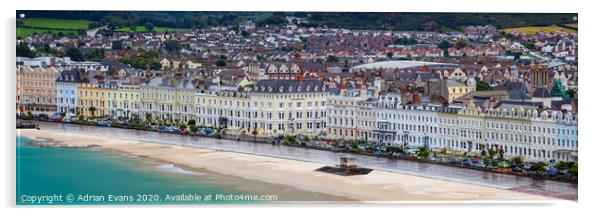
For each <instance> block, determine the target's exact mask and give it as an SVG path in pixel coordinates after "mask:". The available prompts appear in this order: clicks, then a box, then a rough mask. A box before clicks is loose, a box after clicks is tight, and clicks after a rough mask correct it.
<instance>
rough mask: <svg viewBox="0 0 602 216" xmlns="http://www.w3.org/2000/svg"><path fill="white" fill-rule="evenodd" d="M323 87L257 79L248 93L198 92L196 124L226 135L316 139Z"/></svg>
mask: <svg viewBox="0 0 602 216" xmlns="http://www.w3.org/2000/svg"><path fill="white" fill-rule="evenodd" d="M327 96H328V92H327V89H326V85H324V83H323V82H322V81H318V80H305V81H298V80H260V81H258V82H257V84H255V86H254V87H253V88H252V89H251V90H248V91H242V90H229V91H228V90H217V91H207V92H203V93H197V94H196V96H195V112H196V120H197V124H198V125H202V126H212V127H219V128H222V129H225V131H226V132H227V133H229V134H235V135H241V134H244V135H250V134H251V133H252V132H253V131H254V130H257V132H258V136H263V137H269V136H276V135H280V134H282V135H297V134H300V135H308V136H318V135H320V134H322V133H323V130H324V128H325V127H326V98H327Z"/></svg>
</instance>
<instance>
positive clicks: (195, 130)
mask: <svg viewBox="0 0 602 216" xmlns="http://www.w3.org/2000/svg"><path fill="white" fill-rule="evenodd" d="M188 130H190V132H191V133H194V134H196V133H197V132H198V131H199V128H198V127H197V126H196V125H194V124H193V125H190V124H189V125H188Z"/></svg>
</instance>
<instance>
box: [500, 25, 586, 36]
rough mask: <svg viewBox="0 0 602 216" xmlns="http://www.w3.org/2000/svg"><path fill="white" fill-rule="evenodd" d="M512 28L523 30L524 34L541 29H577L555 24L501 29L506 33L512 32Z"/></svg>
mask: <svg viewBox="0 0 602 216" xmlns="http://www.w3.org/2000/svg"><path fill="white" fill-rule="evenodd" d="M513 30H517V31H521V32H524V33H526V34H535V33H537V32H538V31H542V32H544V33H549V32H554V31H558V30H563V31H566V32H571V33H574V32H577V31H575V30H573V29H569V28H564V27H561V26H557V25H552V26H541V27H538V26H525V27H518V28H505V29H501V31H504V32H508V33H510V32H512V31H513Z"/></svg>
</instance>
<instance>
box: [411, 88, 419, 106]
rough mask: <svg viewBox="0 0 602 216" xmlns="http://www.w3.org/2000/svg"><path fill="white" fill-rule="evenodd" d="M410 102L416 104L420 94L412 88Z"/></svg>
mask: <svg viewBox="0 0 602 216" xmlns="http://www.w3.org/2000/svg"><path fill="white" fill-rule="evenodd" d="M412 102H414V103H416V104H419V103H420V94H419V93H418V91H416V90H414V94H412Z"/></svg>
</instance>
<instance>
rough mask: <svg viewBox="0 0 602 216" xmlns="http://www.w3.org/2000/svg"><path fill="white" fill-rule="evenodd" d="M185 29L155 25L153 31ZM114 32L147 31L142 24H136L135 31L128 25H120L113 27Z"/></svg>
mask: <svg viewBox="0 0 602 216" xmlns="http://www.w3.org/2000/svg"><path fill="white" fill-rule="evenodd" d="M182 30H185V29H179V28H169V27H155V32H165V31H182ZM115 31H116V32H147V31H146V29H145V28H144V26H141V25H139V26H136V31H132V30H131V29H130V27H122V28H117V29H115Z"/></svg>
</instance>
